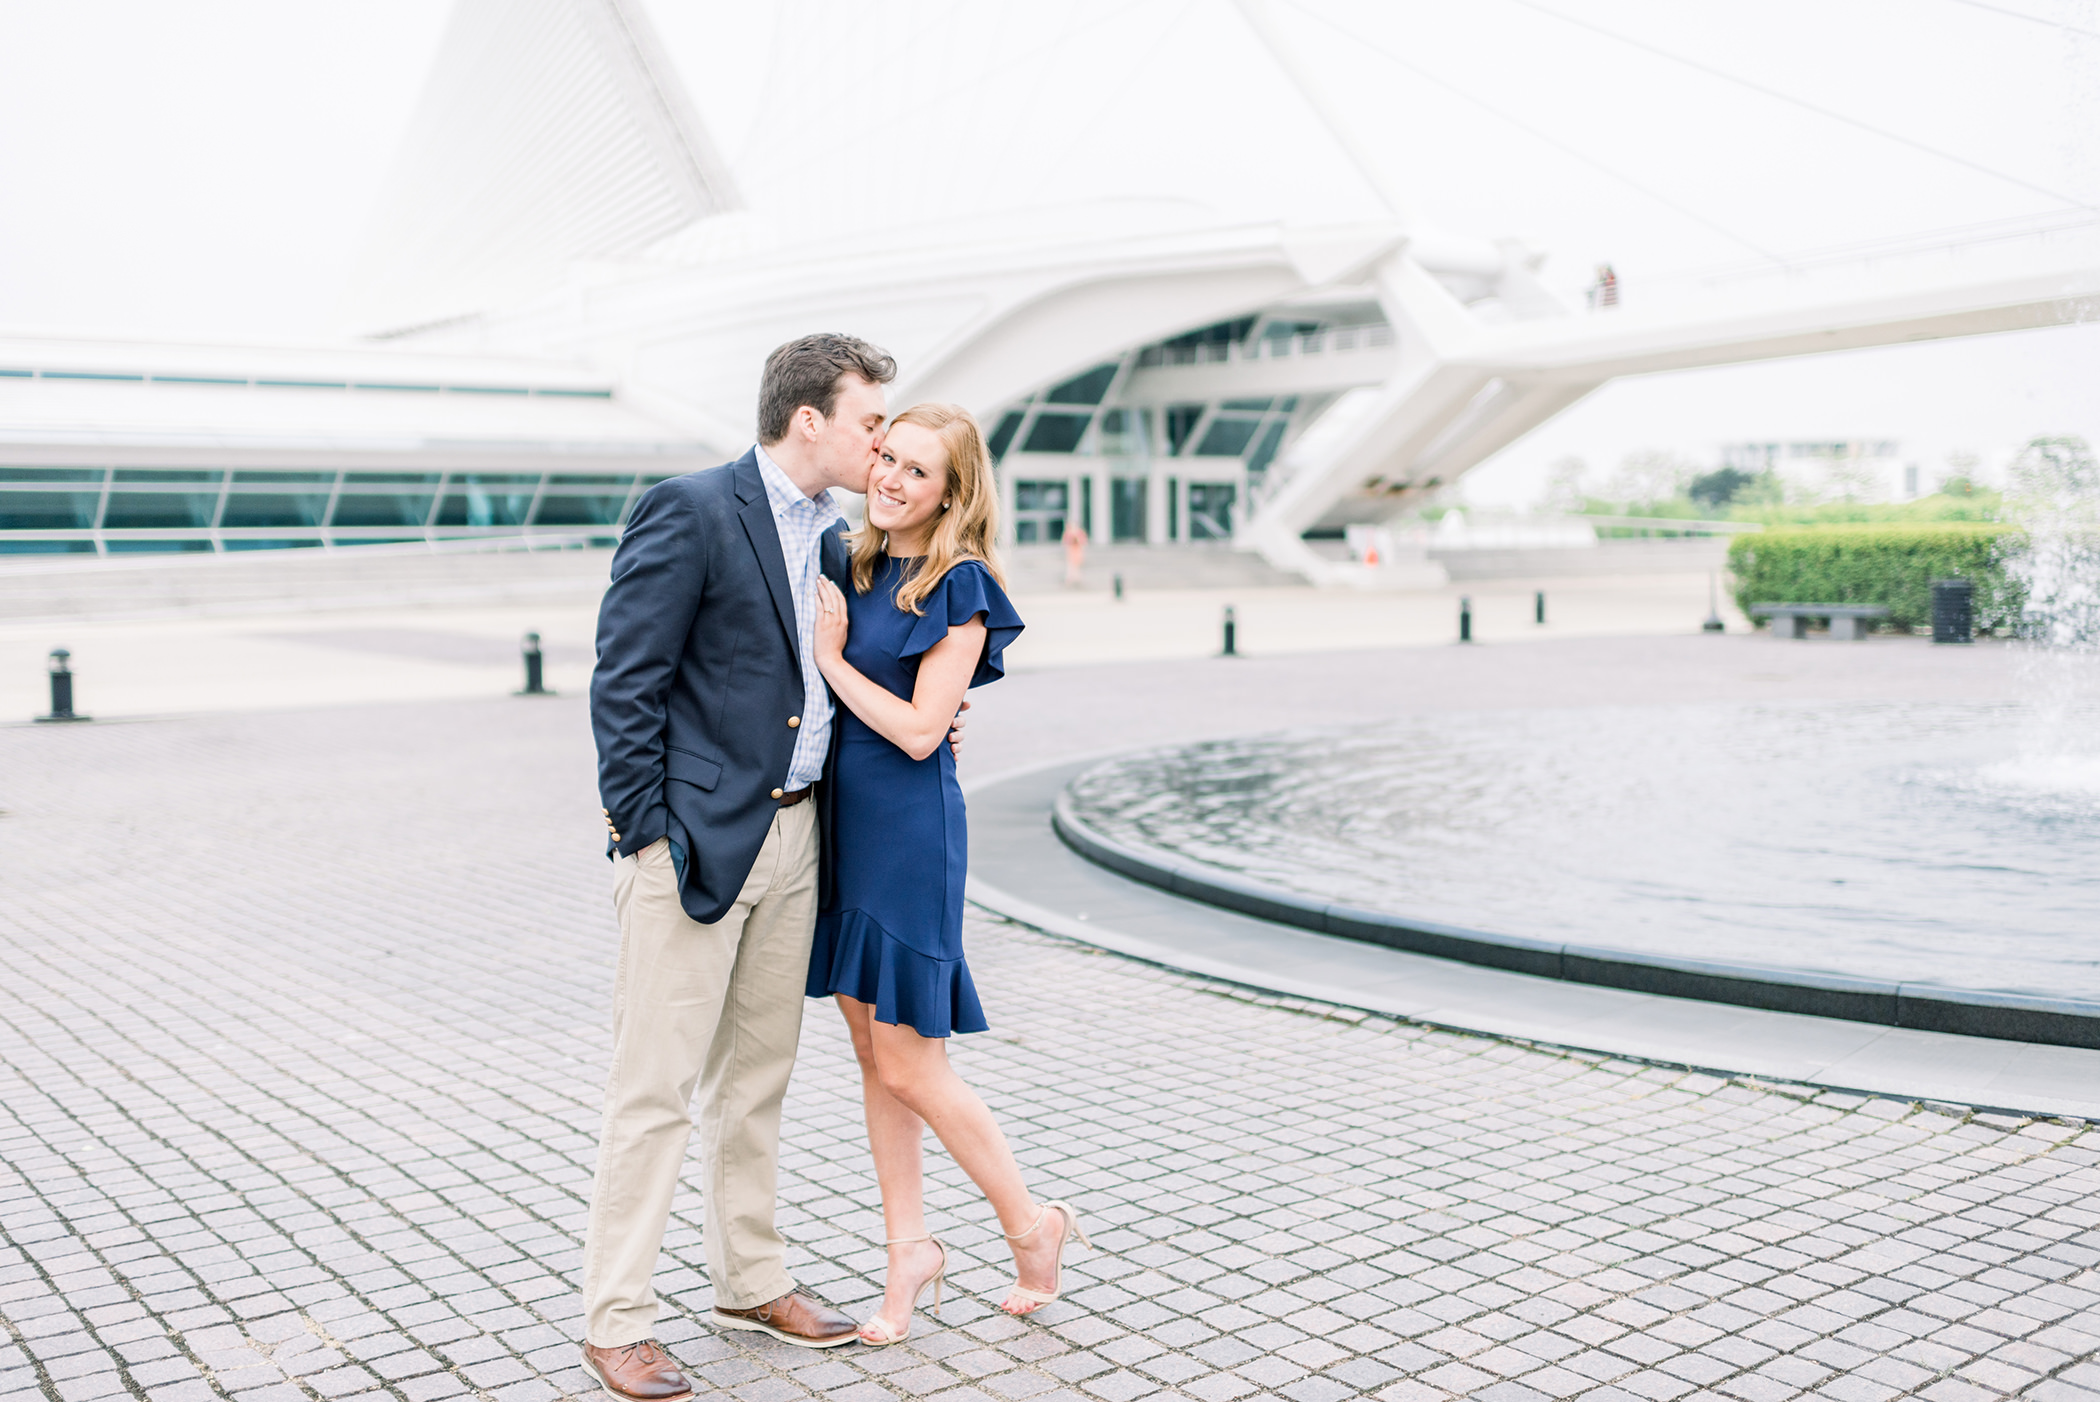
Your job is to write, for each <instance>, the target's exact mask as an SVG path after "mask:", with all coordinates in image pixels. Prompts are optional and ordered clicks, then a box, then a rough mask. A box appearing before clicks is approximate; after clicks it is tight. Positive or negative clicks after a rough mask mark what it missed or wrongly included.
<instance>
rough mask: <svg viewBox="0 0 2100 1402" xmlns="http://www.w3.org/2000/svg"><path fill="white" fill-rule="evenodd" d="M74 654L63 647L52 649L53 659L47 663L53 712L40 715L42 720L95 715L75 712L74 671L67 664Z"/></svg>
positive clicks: (89, 718) (85, 718)
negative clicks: (49, 672)
mask: <svg viewBox="0 0 2100 1402" xmlns="http://www.w3.org/2000/svg"><path fill="white" fill-rule="evenodd" d="M72 656H73V654H72V653H70V652H68V651H67V650H66V649H64V648H62V647H55V648H52V649H51V660H50V661H49V662H47V663H46V664H45V665H46V666H47V667H49V668H50V670H51V714H50V715H48V716H38V717H37V720H38V721H39V722H40V723H41V722H51V721H59V722H64V721H75V720H93V719H94V717H93V716H76V715H74V714H73V672H72V669H71V668H69V667H68V666H66V663H67V662H68V661H69V660H70V659H71V658H72Z"/></svg>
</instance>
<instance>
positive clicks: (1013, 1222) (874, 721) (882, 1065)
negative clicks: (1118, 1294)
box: [809, 404, 1085, 1344]
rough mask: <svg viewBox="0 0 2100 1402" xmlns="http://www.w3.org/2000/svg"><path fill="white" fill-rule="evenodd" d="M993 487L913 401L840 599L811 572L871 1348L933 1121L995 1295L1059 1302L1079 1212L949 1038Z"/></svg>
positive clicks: (905, 1277) (1006, 625) (912, 1211)
mask: <svg viewBox="0 0 2100 1402" xmlns="http://www.w3.org/2000/svg"><path fill="white" fill-rule="evenodd" d="M997 520H998V489H997V488H996V487H995V486H994V485H993V482H992V468H991V462H990V460H989V459H988V458H987V457H986V455H985V450H984V437H983V435H982V434H981V433H980V432H979V430H978V427H977V421H976V420H975V419H972V418H971V417H970V415H969V413H968V412H967V411H965V410H963V409H958V408H955V407H952V406H950V405H944V404H921V405H919V406H917V407H916V408H912V409H907V410H906V411H905V412H903V413H902V414H899V415H898V416H897V418H896V420H895V422H893V423H892V424H891V426H890V429H889V433H888V435H887V437H886V438H885V439H884V441H883V444H882V448H881V452H880V456H879V461H878V462H877V464H876V468H875V472H874V474H873V476H872V477H871V478H870V479H869V482H868V505H867V520H866V522H865V524H863V525H862V527H861V529H860V531H859V532H858V533H857V534H856V535H855V536H854V540H853V584H854V595H853V597H852V598H850V599H849V598H847V597H846V596H845V595H844V594H843V593H841V592H840V591H839V590H838V589H837V588H836V587H835V586H833V585H832V584H831V583H830V582H829V581H824V582H821V583H820V585H819V610H818V614H817V649H816V650H817V666H818V668H819V670H821V671H822V672H823V674H824V679H825V680H826V681H828V682H829V683H831V688H832V690H833V691H834V692H836V693H837V695H838V698H839V700H840V701H841V702H843V703H844V707H843V709H842V710H841V713H840V715H839V731H838V758H837V770H836V775H835V779H834V784H835V789H834V807H835V812H836V824H837V826H836V838H835V842H836V846H835V857H834V866H833V871H834V878H833V887H832V901H831V905H830V906H829V907H828V908H827V909H826V910H825V911H824V912H823V913H822V914H821V915H819V916H818V917H817V934H816V943H815V946H814V948H813V949H812V950H811V953H810V967H809V994H810V996H811V997H813V998H821V997H824V996H826V995H827V994H828V995H835V996H836V997H837V999H838V1005H839V1010H840V1011H841V1012H843V1013H844V1014H845V1017H846V1026H847V1028H848V1029H849V1030H850V1031H851V1032H852V1034H853V1050H854V1052H855V1054H856V1055H857V1056H859V1058H860V1077H861V1098H862V1101H863V1103H864V1104H865V1106H866V1110H867V1119H868V1145H869V1148H870V1149H871V1150H872V1151H873V1154H874V1157H875V1176H876V1179H877V1181H878V1182H879V1183H880V1184H881V1185H882V1216H883V1225H884V1228H885V1235H886V1236H887V1238H888V1241H887V1243H886V1244H887V1246H888V1247H889V1274H888V1278H887V1281H886V1284H885V1288H884V1291H883V1296H882V1308H881V1309H880V1310H878V1311H877V1312H876V1314H875V1315H874V1316H873V1317H872V1318H870V1319H869V1320H868V1322H867V1323H866V1324H864V1325H863V1326H862V1327H861V1331H860V1337H861V1339H862V1341H863V1342H865V1343H870V1344H891V1343H895V1342H897V1341H898V1340H899V1339H902V1338H904V1337H905V1335H906V1334H908V1333H909V1332H910V1331H911V1314H912V1311H913V1310H914V1309H916V1308H917V1307H918V1302H919V1298H920V1296H921V1295H922V1294H924V1293H925V1291H926V1289H927V1287H929V1286H931V1287H932V1288H933V1291H934V1307H935V1309H939V1307H940V1287H941V1281H942V1278H943V1277H944V1276H945V1275H946V1273H947V1267H948V1250H947V1248H946V1247H945V1246H943V1245H941V1243H939V1242H938V1241H935V1240H934V1239H933V1238H932V1237H931V1236H929V1235H927V1232H926V1217H925V1200H924V1187H923V1180H922V1176H921V1166H920V1158H919V1146H920V1140H921V1138H922V1137H923V1135H924V1133H925V1129H926V1127H927V1126H928V1125H931V1126H933V1132H934V1133H935V1134H937V1135H939V1136H940V1140H941V1143H942V1145H943V1146H945V1147H946V1148H947V1150H948V1152H949V1153H950V1154H951V1155H953V1156H954V1158H955V1161H956V1162H957V1163H959V1164H961V1165H962V1167H963V1171H964V1172H966V1173H968V1174H969V1175H970V1177H971V1179H972V1180H973V1181H974V1182H975V1183H976V1184H977V1186H978V1187H979V1188H981V1189H982V1190H983V1191H984V1195H985V1197H986V1198H988V1199H990V1201H991V1204H992V1210H993V1211H995V1212H996V1213H998V1215H999V1229H1000V1231H1001V1232H1002V1233H1003V1234H1004V1235H1005V1237H1006V1239H1007V1241H1008V1243H1009V1244H1010V1245H1011V1246H1012V1248H1013V1253H1014V1263H1015V1266H1016V1268H1017V1271H1018V1274H1019V1279H1018V1280H1017V1281H1016V1283H1015V1284H1014V1286H1013V1288H1012V1289H1011V1291H1009V1292H1008V1294H1007V1297H1006V1301H1005V1303H1004V1304H1003V1305H1002V1306H1001V1307H1002V1308H1003V1309H1005V1310H1006V1312H1007V1313H1009V1314H1016V1315H1019V1314H1028V1313H1031V1312H1032V1311H1034V1310H1035V1309H1037V1308H1038V1307H1040V1306H1042V1305H1045V1304H1048V1303H1049V1302H1050V1301H1052V1300H1054V1299H1056V1298H1057V1294H1058V1286H1059V1283H1060V1277H1061V1275H1062V1264H1063V1257H1064V1247H1065V1242H1066V1240H1067V1239H1068V1238H1069V1237H1072V1236H1074V1235H1079V1236H1080V1241H1081V1243H1082V1244H1084V1242H1085V1236H1084V1235H1083V1234H1081V1233H1080V1231H1079V1221H1078V1218H1077V1217H1076V1216H1075V1215H1074V1213H1073V1212H1072V1209H1071V1208H1069V1207H1067V1206H1065V1204H1063V1203H1061V1202H1052V1203H1046V1204H1038V1203H1037V1202H1036V1201H1035V1199H1034V1198H1032V1197H1030V1196H1029V1194H1028V1189H1027V1187H1026V1186H1025V1185H1024V1184H1023V1183H1022V1182H1021V1170H1020V1166H1019V1165H1017V1164H1016V1163H1015V1162H1014V1156H1013V1152H1012V1151H1011V1150H1010V1149H1008V1148H1007V1145H1006V1136H1004V1135H1003V1134H1001V1133H1000V1132H999V1125H998V1122H997V1121H995V1120H994V1119H993V1118H992V1112H991V1111H990V1110H988V1109H986V1108H985V1104H984V1102H983V1101H982V1100H980V1099H978V1097H977V1093H976V1092H975V1091H972V1090H971V1089H970V1088H969V1087H968V1086H966V1085H964V1084H963V1082H962V1080H961V1078H960V1077H958V1076H957V1075H956V1074H955V1072H954V1070H953V1069H952V1068H951V1067H950V1066H949V1065H948V1052H947V1043H946V1041H945V1038H947V1037H948V1035H949V1034H950V1033H952V1032H982V1031H984V1030H986V1025H985V1020H984V1011H983V1009H981V1008H980V1007H979V1006H978V1004H977V990H976V989H975V987H973V986H972V984H971V982H970V971H969V968H968V966H966V965H965V964H964V963H963V951H962V903H963V872H964V867H965V864H966V862H967V858H968V846H967V839H966V837H965V835H964V824H963V801H962V790H961V789H960V788H958V787H957V785H956V782H955V757H954V756H953V754H951V753H950V752H949V749H948V746H947V744H946V743H945V741H946V737H947V733H948V725H949V722H950V720H951V718H953V716H954V715H955V712H956V708H957V707H958V706H960V705H961V704H962V699H963V693H964V692H965V691H966V690H968V689H969V688H970V687H972V686H978V685H982V684H983V683H985V682H989V681H996V680H997V679H998V678H999V676H1000V675H1001V673H1002V669H1001V665H1000V653H1001V652H1002V651H1003V650H1004V649H1005V647H1006V645H1007V644H1008V643H1010V642H1012V641H1013V640H1014V638H1015V637H1017V636H1018V635H1019V634H1020V632H1021V619H1020V616H1019V615H1018V614H1016V613H1015V612H1014V609H1013V605H1012V604H1010V603H1008V602H1007V598H1006V594H1005V592H1004V591H1003V590H1002V589H1001V587H1000V583H1001V581H1000V577H999V573H998V565H997V564H996V562H995V561H994V559H993V553H992V537H993V534H994V531H995V529H996V523H997Z"/></svg>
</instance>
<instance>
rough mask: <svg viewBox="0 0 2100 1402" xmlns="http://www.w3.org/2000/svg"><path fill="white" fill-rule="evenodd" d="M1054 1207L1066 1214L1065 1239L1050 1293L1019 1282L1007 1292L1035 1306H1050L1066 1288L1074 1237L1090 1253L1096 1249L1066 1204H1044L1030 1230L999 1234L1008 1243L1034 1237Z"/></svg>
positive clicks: (1058, 1254)
mask: <svg viewBox="0 0 2100 1402" xmlns="http://www.w3.org/2000/svg"><path fill="white" fill-rule="evenodd" d="M1053 1207H1054V1208H1056V1209H1057V1210H1058V1211H1059V1212H1061V1213H1063V1214H1064V1218H1065V1234H1064V1237H1063V1238H1062V1239H1061V1240H1060V1241H1059V1242H1058V1243H1057V1274H1056V1275H1055V1276H1053V1277H1052V1278H1051V1285H1050V1290H1049V1292H1048V1293H1047V1294H1046V1293H1044V1292H1043V1291H1041V1290H1030V1289H1029V1288H1028V1287H1027V1286H1025V1285H1023V1284H1021V1282H1020V1281H1019V1280H1016V1281H1014V1284H1013V1288H1012V1289H1011V1290H1009V1291H1008V1292H1007V1293H1008V1294H1009V1295H1019V1296H1020V1297H1021V1298H1022V1299H1024V1300H1027V1301H1028V1302H1029V1303H1031V1304H1035V1305H1047V1304H1050V1303H1051V1302H1052V1301H1054V1300H1056V1299H1057V1297H1058V1294H1059V1292H1060V1291H1062V1290H1063V1288H1064V1283H1065V1243H1066V1242H1069V1241H1070V1240H1071V1239H1072V1238H1073V1237H1075V1236H1076V1237H1078V1238H1079V1244H1080V1245H1081V1246H1084V1247H1085V1248H1086V1249H1087V1250H1089V1251H1091V1250H1093V1249H1094V1243H1092V1242H1090V1241H1088V1240H1087V1239H1086V1229H1085V1228H1084V1227H1082V1226H1080V1225H1079V1214H1078V1213H1076V1212H1074V1211H1073V1210H1072V1207H1071V1204H1069V1203H1066V1202H1046V1203H1044V1204H1043V1210H1042V1211H1040V1212H1038V1213H1036V1214H1035V1221H1033V1222H1031V1223H1030V1224H1029V1226H1028V1230H1027V1231H1025V1232H1001V1233H999V1235H1001V1236H1003V1237H1005V1238H1006V1239H1007V1240H1008V1241H1019V1240H1021V1239H1022V1238H1023V1237H1029V1236H1034V1235H1035V1230H1036V1228H1037V1227H1040V1226H1042V1225H1043V1219H1044V1218H1046V1217H1048V1216H1049V1215H1050V1209H1051V1208H1053ZM1008 1313H1009V1314H1010V1313H1012V1311H1011V1310H1009V1311H1008ZM1029 1313H1030V1314H1033V1313H1035V1311H1034V1310H1030V1311H1029Z"/></svg>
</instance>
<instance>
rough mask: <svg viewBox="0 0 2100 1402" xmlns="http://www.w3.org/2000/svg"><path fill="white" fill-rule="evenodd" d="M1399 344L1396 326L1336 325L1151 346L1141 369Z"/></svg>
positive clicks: (1141, 357)
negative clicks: (1238, 338)
mask: <svg viewBox="0 0 2100 1402" xmlns="http://www.w3.org/2000/svg"><path fill="white" fill-rule="evenodd" d="M1394 344H1395V338H1394V335H1393V328H1392V327H1391V326H1389V325H1387V324H1386V323H1384V322H1376V323H1373V324H1371V325H1369V326H1336V327H1333V328H1331V329H1329V330H1326V331H1316V332H1314V333H1313V334H1312V335H1310V336H1260V337H1254V338H1251V339H1249V340H1245V341H1206V342H1202V343H1200V344H1198V345H1193V346H1147V347H1145V349H1144V350H1142V351H1140V352H1139V353H1138V365H1139V367H1140V368H1141V369H1150V368H1153V367H1155V366H1161V365H1229V364H1234V363H1238V362H1242V361H1253V360H1285V359H1289V358H1290V357H1292V356H1300V355H1344V354H1347V353H1349V352H1351V351H1362V350H1386V349H1390V348H1391V347H1392V346H1393V345H1394Z"/></svg>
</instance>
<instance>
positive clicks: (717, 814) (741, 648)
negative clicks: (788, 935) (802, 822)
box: [591, 452, 852, 922]
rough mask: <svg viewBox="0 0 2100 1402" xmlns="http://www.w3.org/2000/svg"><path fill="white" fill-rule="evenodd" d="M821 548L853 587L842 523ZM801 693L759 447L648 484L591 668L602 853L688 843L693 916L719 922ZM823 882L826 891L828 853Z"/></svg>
mask: <svg viewBox="0 0 2100 1402" xmlns="http://www.w3.org/2000/svg"><path fill="white" fill-rule="evenodd" d="M818 553H819V564H820V567H821V568H822V569H823V571H824V573H825V574H826V575H827V576H829V577H830V578H831V580H832V582H833V583H835V584H837V585H838V586H839V587H840V588H842V589H848V590H850V589H851V587H852V585H851V583H850V581H849V579H848V575H847V557H846V546H845V542H844V539H843V537H842V533H841V531H840V530H837V529H834V530H832V531H828V532H826V533H825V535H824V536H823V538H822V540H821V541H820V543H819V546H818ZM803 703H804V693H803V689H802V666H801V662H800V660H799V654H798V650H797V639H796V632H795V598H794V595H793V594H792V593H790V592H789V590H788V577H787V563H786V560H785V558H784V557H783V556H782V554H781V550H780V533H779V532H778V531H777V530H776V529H775V528H774V525H773V505H772V502H771V501H770V500H768V499H767V497H766V487H765V482H764V481H763V480H762V479H761V478H760V477H759V474H758V455H757V454H756V453H755V452H749V453H746V454H744V456H743V457H741V458H739V459H737V461H735V462H733V463H729V464H727V465H725V466H722V467H713V468H708V469H707V470H706V471H704V472H694V473H690V474H688V475H686V476H684V477H673V478H671V479H669V480H668V481H664V482H659V483H657V484H656V485H655V486H653V487H651V488H650V489H649V490H648V491H646V492H644V493H642V496H641V499H640V500H639V501H637V502H636V503H635V505H634V513H633V515H632V516H631V517H629V519H628V522H627V530H626V532H625V534H623V535H622V536H621V537H620V548H619V549H618V550H617V551H615V552H614V554H613V562H612V585H611V587H610V588H608V589H607V590H606V591H605V600H604V602H603V603H602V604H600V605H599V608H598V666H597V669H596V670H595V671H593V672H592V673H591V730H592V732H593V733H594V734H595V735H596V737H597V740H598V793H599V801H600V802H601V803H603V804H604V805H605V808H606V811H607V813H608V815H609V816H610V817H611V818H612V821H613V831H615V832H617V833H619V834H620V839H619V841H618V842H616V843H614V844H613V845H612V847H611V848H610V849H609V850H608V852H607V856H608V857H610V856H611V855H612V854H613V853H615V852H617V853H618V854H619V855H621V856H625V855H627V854H629V853H632V852H635V851H638V850H640V849H641V848H643V847H647V846H648V845H649V844H650V843H652V842H654V841H656V840H657V839H658V838H660V837H669V838H670V839H671V840H672V841H674V842H676V843H677V844H678V845H679V846H680V847H681V848H682V849H684V851H685V853H686V863H685V870H684V871H683V872H682V873H681V886H680V892H679V895H680V900H681V902H682V903H683V904H684V906H685V911H686V914H688V915H690V916H692V917H693V919H695V920H701V921H709V922H712V921H716V920H719V919H721V918H722V916H723V915H724V914H726V913H727V912H728V910H729V907H730V905H731V904H732V903H734V902H735V900H736V896H737V892H738V891H740V890H741V889H742V888H743V885H744V879H745V877H747V876H749V875H750V873H751V864H752V862H754V861H755V860H757V858H758V849H759V847H760V845H761V844H763V843H764V842H765V840H766V830H767V828H768V827H769V826H771V824H772V821H773V815H774V814H775V813H777V812H778V811H779V804H778V803H776V802H775V801H774V799H773V796H772V794H773V790H775V789H777V788H779V787H780V786H781V785H782V784H783V783H784V782H785V781H786V778H787V772H788V763H789V761H790V760H791V759H792V758H793V755H794V749H795V736H796V734H797V731H796V729H795V727H793V726H791V725H789V723H788V722H789V719H790V718H791V717H800V715H801V713H802V708H803ZM832 734H833V736H834V738H835V737H836V736H837V734H838V731H837V728H836V727H835V726H834V728H833V730H832ZM833 748H834V750H835V749H836V745H834V747H833ZM830 765H831V756H830V755H829V754H827V755H826V756H825V767H826V772H827V773H828V772H829V770H830ZM830 789H831V786H830V785H829V784H820V785H819V786H818V789H817V793H816V799H815V801H816V803H817V819H818V823H819V826H820V834H819V840H820V841H821V842H822V844H823V845H822V849H821V850H822V852H823V853H826V854H828V852H829V851H830V847H831V843H830V827H831V823H830V818H831V802H830ZM818 879H819V885H820V887H821V888H822V889H821V890H820V891H819V897H820V900H822V899H829V897H830V886H831V863H830V861H829V860H828V857H827V856H821V855H820V858H819V878H818Z"/></svg>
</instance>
